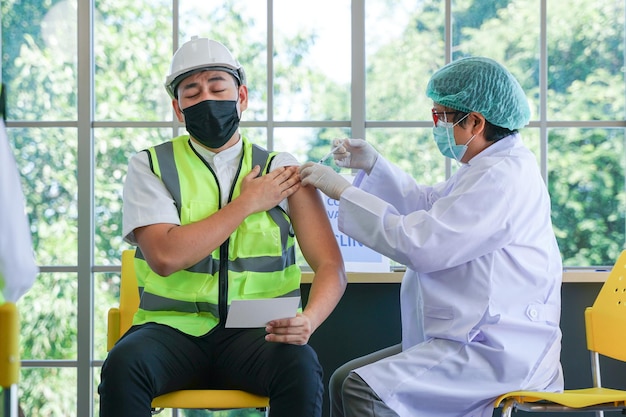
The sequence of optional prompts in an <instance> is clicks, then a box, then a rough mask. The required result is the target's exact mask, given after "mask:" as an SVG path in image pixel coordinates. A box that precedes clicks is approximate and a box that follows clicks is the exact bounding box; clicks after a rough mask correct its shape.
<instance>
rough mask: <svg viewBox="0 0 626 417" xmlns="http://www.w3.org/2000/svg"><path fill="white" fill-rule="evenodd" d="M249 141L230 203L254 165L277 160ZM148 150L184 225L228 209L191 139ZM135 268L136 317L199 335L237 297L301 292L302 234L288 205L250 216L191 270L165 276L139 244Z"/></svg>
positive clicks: (171, 142)
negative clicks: (298, 237)
mask: <svg viewBox="0 0 626 417" xmlns="http://www.w3.org/2000/svg"><path fill="white" fill-rule="evenodd" d="M242 140H243V156H242V159H241V161H240V165H239V170H238V172H237V176H236V177H237V178H236V180H235V182H234V184H233V186H232V188H231V190H229V192H230V194H229V201H230V200H232V199H233V198H234V197H237V196H238V195H239V192H240V189H241V181H242V180H243V178H244V177H245V175H246V174H247V173H249V172H250V170H251V169H252V167H253V166H255V165H260V166H261V167H264V169H263V170H262V173H267V171H268V170H269V165H270V161H271V158H270V157H271V154H270V153H268V152H267V151H266V150H264V149H262V148H260V147H258V146H256V145H252V144H250V143H249V142H248V141H247V139H246V138H242ZM148 153H149V155H150V162H151V166H152V170H153V172H154V173H155V174H156V175H157V176H159V177H160V178H161V180H162V181H163V183H164V185H165V186H166V188H167V189H168V190H169V191H170V193H171V195H172V197H173V200H174V202H175V204H176V207H177V210H178V213H179V216H180V219H181V224H187V223H190V222H194V221H198V220H200V219H202V218H205V217H207V216H209V215H211V214H212V213H214V212H216V211H217V210H219V209H220V208H221V207H220V204H219V201H221V198H220V194H221V192H223V190H220V188H219V185H218V182H217V179H216V176H215V174H214V173H213V171H212V170H211V168H210V167H209V165H208V164H207V163H206V162H205V161H204V160H203V159H202V158H201V157H200V156H199V155H198V154H197V153H195V151H194V150H193V148H192V147H191V146H190V145H189V143H188V136H186V135H185V136H180V137H178V138H175V139H173V140H172V141H170V142H167V143H164V144H161V145H158V146H156V147H154V148H151V149H150V150H149V152H148ZM216 203H217V204H216ZM211 207H212V208H211ZM195 210H198V211H197V212H196V211H195ZM220 254H221V255H220ZM135 269H136V271H137V280H138V284H139V291H140V297H141V298H140V306H139V310H138V312H137V314H136V315H135V319H134V321H133V323H135V324H139V323H145V322H149V321H155V322H158V323H163V324H167V325H170V326H172V327H175V328H178V329H179V330H181V331H183V332H186V333H189V334H192V335H202V334H205V333H207V332H208V331H210V330H211V329H212V328H213V327H214V326H215V325H217V324H218V322H219V321H220V319H219V318H220V317H222V319H223V320H224V321H225V317H224V315H225V314H226V312H227V308H228V305H230V302H231V301H232V300H233V299H246V298H248V299H250V298H271V297H283V296H298V295H299V294H300V287H299V285H300V269H299V267H298V266H297V264H296V259H295V236H294V233H293V230H292V228H291V222H290V220H289V218H288V217H287V215H286V213H285V212H284V211H283V210H282V209H281V208H280V207H275V208H273V209H271V210H269V211H267V212H262V213H255V214H253V215H251V216H248V217H247V218H246V219H245V220H244V221H243V222H242V224H241V225H240V226H239V227H238V228H237V230H235V231H234V232H233V234H232V235H231V238H230V239H228V240H227V241H226V242H225V243H224V244H223V245H222V247H221V248H217V249H216V250H215V251H214V252H213V253H212V254H211V255H209V256H207V257H206V258H205V259H203V260H202V261H200V262H198V263H197V264H195V265H193V266H191V267H190V268H187V269H185V270H183V271H178V272H176V273H174V274H172V275H170V276H168V277H160V276H159V275H157V274H155V273H154V272H153V271H151V270H150V268H149V267H148V265H147V263H146V262H145V260H144V259H143V254H142V253H141V250H139V248H138V249H137V251H136V255H135Z"/></svg>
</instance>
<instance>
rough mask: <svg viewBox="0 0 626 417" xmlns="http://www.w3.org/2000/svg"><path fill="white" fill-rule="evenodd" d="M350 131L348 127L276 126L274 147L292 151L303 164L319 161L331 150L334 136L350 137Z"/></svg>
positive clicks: (283, 150)
mask: <svg viewBox="0 0 626 417" xmlns="http://www.w3.org/2000/svg"><path fill="white" fill-rule="evenodd" d="M349 132H350V130H349V129H347V128H309V127H306V128H305V127H303V128H296V127H293V128H276V129H275V138H274V143H275V146H274V149H275V150H277V151H281V152H289V153H291V154H292V155H293V156H295V157H296V159H297V160H298V161H299V162H300V163H302V164H303V163H305V162H307V161H318V160H319V159H320V158H321V157H322V156H324V155H326V154H327V153H328V152H329V151H330V149H331V148H332V141H333V139H334V138H346V137H350V133H349ZM329 162H330V161H328V162H327V163H329Z"/></svg>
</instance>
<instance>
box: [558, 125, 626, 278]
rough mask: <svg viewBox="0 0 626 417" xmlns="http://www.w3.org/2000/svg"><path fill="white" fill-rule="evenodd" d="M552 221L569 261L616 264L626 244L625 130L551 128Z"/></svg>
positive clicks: (565, 259)
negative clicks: (625, 202) (625, 237)
mask: <svg viewBox="0 0 626 417" xmlns="http://www.w3.org/2000/svg"><path fill="white" fill-rule="evenodd" d="M549 133H550V135H549V142H548V143H549V148H548V167H549V175H548V178H549V181H548V184H549V190H550V195H551V197H552V220H553V223H554V229H555V232H556V235H557V239H558V242H559V247H560V249H561V254H562V256H563V263H564V265H565V266H592V265H611V266H612V265H613V263H614V262H615V259H617V257H618V256H619V254H620V253H621V251H622V250H623V248H624V230H625V227H626V225H625V221H624V210H625V206H624V200H625V196H624V170H625V169H626V164H625V163H624V158H625V156H624V129H600V128H598V129H592V128H589V129H577V128H568V129H566V128H562V129H551V130H550V132H549Z"/></svg>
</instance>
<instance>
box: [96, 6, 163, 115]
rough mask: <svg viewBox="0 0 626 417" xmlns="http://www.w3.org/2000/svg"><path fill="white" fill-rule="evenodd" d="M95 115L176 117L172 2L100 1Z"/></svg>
mask: <svg viewBox="0 0 626 417" xmlns="http://www.w3.org/2000/svg"><path fill="white" fill-rule="evenodd" d="M95 7H96V13H95V18H94V21H95V22H94V26H95V27H94V42H93V43H94V59H95V65H96V68H95V71H96V73H95V113H96V114H95V119H96V120H171V119H172V111H171V105H170V99H169V96H168V95H167V92H166V91H165V88H164V87H163V83H164V82H165V74H166V73H167V70H168V69H169V64H170V57H171V56H172V38H171V33H172V23H171V7H172V6H171V1H168V0H133V1H130V0H96V1H95Z"/></svg>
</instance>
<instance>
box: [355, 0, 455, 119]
mask: <svg viewBox="0 0 626 417" xmlns="http://www.w3.org/2000/svg"><path fill="white" fill-rule="evenodd" d="M444 3H445V2H442V1H434V0H426V1H418V0H402V1H398V2H386V1H373V2H371V1H368V2H366V3H365V7H366V9H365V13H366V16H365V18H366V21H365V56H366V67H367V71H366V88H365V91H366V117H367V120H389V121H393V120H429V121H430V120H431V119H430V109H431V107H432V101H430V99H428V97H426V94H425V90H426V83H427V81H428V78H429V77H430V75H431V74H432V72H433V70H434V69H436V68H438V67H439V66H440V65H442V64H443V63H444V51H445V47H444V41H443V24H444V15H445V14H444Z"/></svg>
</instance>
